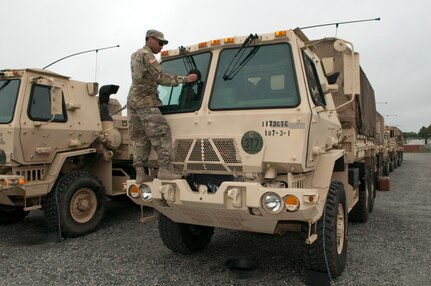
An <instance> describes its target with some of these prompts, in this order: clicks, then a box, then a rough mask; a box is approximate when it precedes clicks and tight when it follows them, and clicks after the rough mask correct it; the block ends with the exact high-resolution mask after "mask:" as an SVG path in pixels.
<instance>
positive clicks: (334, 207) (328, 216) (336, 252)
mask: <svg viewBox="0 0 431 286" xmlns="http://www.w3.org/2000/svg"><path fill="white" fill-rule="evenodd" d="M312 228H313V229H314V226H312ZM312 233H313V231H312ZM301 236H302V237H301V238H302V241H303V247H302V260H303V262H304V265H305V268H306V269H308V270H313V271H319V272H325V273H328V271H329V274H330V276H331V277H333V278H335V277H338V276H340V275H341V273H342V272H343V270H344V267H345V265H346V257H347V206H346V193H345V191H344V187H343V184H342V183H340V182H336V181H334V182H332V183H331V185H330V187H329V193H328V196H327V198H326V205H325V210H324V213H323V216H322V217H321V218H320V219H319V221H318V222H317V239H316V241H314V242H313V243H312V244H311V245H308V244H307V243H305V241H306V239H307V238H308V224H303V225H302V231H301Z"/></svg>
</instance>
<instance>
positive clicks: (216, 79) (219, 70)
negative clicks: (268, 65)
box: [208, 42, 301, 111]
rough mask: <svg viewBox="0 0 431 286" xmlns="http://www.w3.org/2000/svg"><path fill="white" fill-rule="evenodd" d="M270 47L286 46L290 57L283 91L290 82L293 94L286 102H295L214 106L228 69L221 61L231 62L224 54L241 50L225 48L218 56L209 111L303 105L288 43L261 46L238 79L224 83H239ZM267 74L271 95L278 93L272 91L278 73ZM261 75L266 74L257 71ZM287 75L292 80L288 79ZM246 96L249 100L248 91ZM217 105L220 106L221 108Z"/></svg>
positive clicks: (290, 47) (285, 70) (236, 97)
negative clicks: (224, 74)
mask: <svg viewBox="0 0 431 286" xmlns="http://www.w3.org/2000/svg"><path fill="white" fill-rule="evenodd" d="M270 46H286V48H285V49H286V56H287V57H288V58H287V59H286V61H287V62H286V64H288V65H289V66H287V67H286V68H285V69H284V74H283V75H284V76H285V78H283V81H284V83H283V85H284V87H283V89H286V83H287V81H289V83H290V84H292V87H290V88H289V91H290V92H291V93H292V94H291V95H287V94H286V98H285V100H287V97H291V98H292V100H294V101H293V102H292V103H291V104H287V101H286V102H285V103H284V104H280V105H276V104H272V105H271V104H269V105H268V104H267V105H261V106H260V105H257V104H256V105H250V106H240V105H238V106H235V105H234V104H227V103H226V104H225V106H222V104H217V102H216V104H214V100H215V96H216V92H217V90H216V88H219V86H218V85H219V82H220V81H223V80H224V79H223V78H222V75H223V72H224V70H225V69H226V66H225V65H221V64H220V61H221V60H226V62H229V60H228V58H226V59H223V58H222V56H223V53H224V52H225V51H227V50H232V52H233V53H234V52H235V50H238V49H240V47H227V48H224V49H223V50H221V51H220V53H219V56H218V60H217V69H216V72H215V75H214V79H213V84H212V90H211V95H210V98H209V101H208V108H209V110H213V111H223V110H250V109H257V110H259V109H280V108H296V107H298V106H299V105H300V104H301V96H300V91H299V86H298V77H297V74H296V71H295V59H294V56H293V49H292V45H291V44H290V43H288V42H277V43H269V44H264V45H259V50H258V51H257V52H256V54H254V56H253V58H252V59H251V60H250V62H248V63H247V65H246V66H244V67H243V68H242V70H241V71H240V73H239V74H238V75H236V77H235V78H233V79H232V80H227V81H226V80H225V81H224V82H225V83H226V85H228V84H229V82H235V80H237V81H238V80H239V79H238V78H241V76H242V75H244V74H246V72H245V70H246V69H247V67H248V68H250V64H253V60H255V59H259V58H258V57H259V55H260V54H261V53H262V51H264V52H265V49H266V48H267V47H270ZM254 47H255V46H254V45H252V46H249V47H247V48H246V49H253V48H254ZM261 56H262V55H261ZM275 62H276V61H274V63H275ZM266 72H267V74H266V75H267V76H269V80H270V86H271V89H270V90H269V92H270V93H271V92H272V91H276V89H274V90H273V89H272V85H273V83H272V80H273V77H272V76H274V75H275V76H277V74H276V73H271V71H270V70H268V71H266ZM259 73H261V74H264V73H265V72H263V71H261V70H257V73H256V74H259ZM287 75H288V76H289V77H290V78H288V77H287ZM261 79H263V77H261ZM223 84H224V83H223ZM243 85H245V84H244V83H243ZM256 85H257V83H256ZM241 88H242V89H243V91H245V90H246V89H247V87H244V86H242V87H241ZM286 91H287V89H286ZM283 93H284V90H283ZM244 94H246V96H245V99H248V96H249V94H248V93H247V91H245V92H244ZM283 96H284V95H283ZM233 97H234V98H235V99H238V98H239V95H237V94H236V93H234V95H233ZM282 98H283V97H282ZM274 99H275V98H274ZM267 100H268V99H267ZM251 101H252V100H250V102H251ZM268 102H269V100H268ZM217 105H219V107H218V106H217Z"/></svg>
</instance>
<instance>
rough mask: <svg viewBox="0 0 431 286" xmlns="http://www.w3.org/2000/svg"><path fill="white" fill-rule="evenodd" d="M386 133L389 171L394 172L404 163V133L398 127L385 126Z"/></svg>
mask: <svg viewBox="0 0 431 286" xmlns="http://www.w3.org/2000/svg"><path fill="white" fill-rule="evenodd" d="M385 133H386V137H387V138H388V157H389V171H390V172H392V171H393V170H395V169H396V168H397V167H399V166H401V164H402V162H403V152H404V139H403V133H402V132H401V130H400V129H399V128H398V127H395V126H388V125H386V126H385Z"/></svg>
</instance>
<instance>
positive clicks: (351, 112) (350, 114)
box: [313, 39, 376, 138]
mask: <svg viewBox="0 0 431 286" xmlns="http://www.w3.org/2000/svg"><path fill="white" fill-rule="evenodd" d="M334 41H335V39H327V40H324V41H322V42H317V43H316V44H314V45H313V47H314V52H315V53H316V54H317V56H318V57H319V58H321V59H322V58H330V57H332V58H334V68H335V73H339V76H338V78H337V81H336V82H335V83H336V84H338V92H337V94H336V95H335V97H334V103H335V106H336V107H337V106H340V105H342V104H344V103H345V102H347V101H349V100H350V99H351V95H347V94H344V89H343V87H344V57H343V52H339V51H336V50H335V49H334ZM348 51H349V49H348ZM348 51H346V52H348ZM337 111H338V115H339V119H340V121H341V124H342V127H343V128H351V127H353V128H355V129H356V130H357V132H358V134H361V135H366V136H368V137H373V138H375V136H376V101H375V97H374V90H373V88H372V86H371V84H370V82H369V81H368V79H367V76H366V75H365V73H364V71H363V70H362V68H361V69H360V94H359V95H356V98H355V101H354V102H353V103H351V104H348V105H347V106H344V107H342V108H340V109H338V110H337Z"/></svg>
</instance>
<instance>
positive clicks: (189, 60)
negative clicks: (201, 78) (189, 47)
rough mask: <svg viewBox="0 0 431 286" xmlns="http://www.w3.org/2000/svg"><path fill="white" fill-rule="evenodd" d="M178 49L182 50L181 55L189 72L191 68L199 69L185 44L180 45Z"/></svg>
mask: <svg viewBox="0 0 431 286" xmlns="http://www.w3.org/2000/svg"><path fill="white" fill-rule="evenodd" d="M178 49H179V50H180V55H182V56H183V57H184V58H183V62H184V65H185V67H186V70H187V72H190V71H191V70H198V68H197V66H196V62H195V60H194V58H193V57H192V56H191V55H190V54H188V53H187V51H186V48H185V47H183V46H180V47H178Z"/></svg>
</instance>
